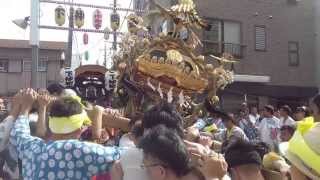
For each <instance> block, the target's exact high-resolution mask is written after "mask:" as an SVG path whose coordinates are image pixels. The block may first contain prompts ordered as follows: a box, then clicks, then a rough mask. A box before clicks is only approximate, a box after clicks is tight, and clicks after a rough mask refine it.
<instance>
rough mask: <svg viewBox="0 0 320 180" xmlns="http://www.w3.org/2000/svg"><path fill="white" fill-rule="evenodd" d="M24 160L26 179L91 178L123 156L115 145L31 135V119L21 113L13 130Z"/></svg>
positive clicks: (16, 145)
mask: <svg viewBox="0 0 320 180" xmlns="http://www.w3.org/2000/svg"><path fill="white" fill-rule="evenodd" d="M10 141H11V143H12V144H13V145H14V146H15V147H16V149H17V152H18V156H19V159H21V160H22V176H23V177H24V179H27V180H28V179H30V180H37V179H45V180H51V179H66V180H68V179H70V180H71V179H88V180H89V179H90V178H91V177H92V176H94V175H97V174H101V173H105V172H107V171H108V170H109V169H110V168H111V166H112V164H113V162H114V161H115V160H118V159H119V158H120V152H119V149H118V148H116V147H103V146H101V145H98V144H93V143H87V142H81V141H78V140H62V141H51V142H45V141H44V140H42V139H40V138H37V137H33V136H31V135H30V128H29V120H28V118H27V117H25V116H19V117H18V119H17V120H16V122H15V124H14V128H13V129H12V131H11V134H10Z"/></svg>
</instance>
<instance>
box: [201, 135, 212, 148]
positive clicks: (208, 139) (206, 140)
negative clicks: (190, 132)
mask: <svg viewBox="0 0 320 180" xmlns="http://www.w3.org/2000/svg"><path fill="white" fill-rule="evenodd" d="M199 143H200V144H202V145H203V146H205V147H207V148H210V147H211V146H212V144H213V140H212V139H211V137H208V136H200V138H199Z"/></svg>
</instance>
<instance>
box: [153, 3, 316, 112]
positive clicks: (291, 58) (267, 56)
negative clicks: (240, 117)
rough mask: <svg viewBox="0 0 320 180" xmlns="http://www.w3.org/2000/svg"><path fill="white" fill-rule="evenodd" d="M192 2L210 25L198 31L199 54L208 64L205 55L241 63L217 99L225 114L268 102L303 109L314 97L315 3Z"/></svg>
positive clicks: (235, 65) (211, 60)
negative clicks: (245, 104)
mask: <svg viewBox="0 0 320 180" xmlns="http://www.w3.org/2000/svg"><path fill="white" fill-rule="evenodd" d="M194 2H195V3H196V4H197V11H198V13H199V14H200V16H201V17H202V18H204V19H206V20H207V21H208V23H209V24H210V25H211V27H210V28H208V29H206V30H203V31H200V32H199V36H200V37H201V39H202V41H203V47H202V48H200V51H201V52H202V53H204V54H205V55H206V57H207V61H208V62H212V63H214V60H213V59H210V58H209V56H208V55H210V54H213V55H216V56H221V55H222V54H223V53H229V54H232V55H233V56H234V57H235V58H237V59H238V60H239V63H236V64H234V66H233V67H232V68H234V72H235V82H234V83H233V84H232V85H230V86H228V87H227V88H226V89H225V91H223V92H221V94H220V96H221V97H222V98H221V99H222V104H221V105H222V106H223V107H224V108H225V109H228V110H235V109H236V108H237V107H239V105H240V104H241V103H242V102H243V101H247V102H248V103H249V104H252V105H257V106H260V107H261V106H262V105H265V104H267V103H270V104H273V105H275V106H280V105H282V104H289V105H291V106H293V107H295V106H298V105H302V104H307V103H308V100H309V99H310V97H312V96H313V95H315V94H316V93H317V92H318V84H319V83H318V81H319V77H318V78H317V72H320V71H319V69H318V68H317V67H320V66H319V62H318V61H317V56H316V55H317V54H316V52H317V50H316V48H315V44H316V37H317V33H316V30H317V29H320V28H317V27H319V26H315V25H316V24H318V25H319V23H316V22H317V20H316V18H317V16H316V12H318V14H320V13H319V12H320V11H319V10H318V11H316V6H315V1H314V0H303V1H301V0H277V1H275V0H223V1H221V0H194ZM161 3H163V4H172V3H174V1H171V0H167V1H162V0H161ZM318 8H320V4H319V3H318ZM319 22H320V21H319ZM157 23H158V22H157ZM319 33H320V31H319ZM319 38H320V36H319ZM318 44H320V43H318ZM318 56H320V55H318ZM318 74H319V73H318Z"/></svg>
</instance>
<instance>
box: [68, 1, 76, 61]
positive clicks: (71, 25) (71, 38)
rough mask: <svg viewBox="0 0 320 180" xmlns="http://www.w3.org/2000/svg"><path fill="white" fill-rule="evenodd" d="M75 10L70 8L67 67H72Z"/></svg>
mask: <svg viewBox="0 0 320 180" xmlns="http://www.w3.org/2000/svg"><path fill="white" fill-rule="evenodd" d="M73 15H74V9H73V6H71V7H70V13H69V33H68V48H67V57H66V66H67V67H71V65H72V62H71V61H72V43H73V28H74V23H73V21H74V18H73Z"/></svg>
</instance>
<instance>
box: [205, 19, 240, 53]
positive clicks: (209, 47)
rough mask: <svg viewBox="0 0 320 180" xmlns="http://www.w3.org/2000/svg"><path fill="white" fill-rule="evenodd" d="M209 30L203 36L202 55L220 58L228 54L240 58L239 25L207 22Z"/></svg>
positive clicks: (213, 21)
mask: <svg viewBox="0 0 320 180" xmlns="http://www.w3.org/2000/svg"><path fill="white" fill-rule="evenodd" d="M209 24H210V25H211V27H210V28H208V29H206V30H205V31H204V34H203V39H204V51H205V52H204V53H205V54H213V55H216V56H220V55H221V54H223V53H228V54H231V55H233V56H234V57H236V58H241V57H242V56H243V54H242V52H243V51H242V50H243V49H242V48H243V46H242V45H241V23H239V22H235V21H223V20H211V21H210V20H209Z"/></svg>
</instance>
